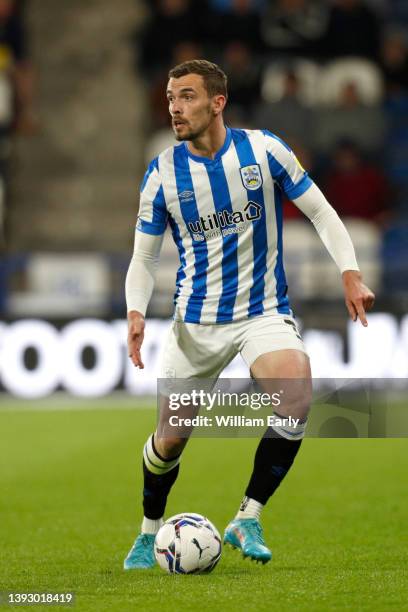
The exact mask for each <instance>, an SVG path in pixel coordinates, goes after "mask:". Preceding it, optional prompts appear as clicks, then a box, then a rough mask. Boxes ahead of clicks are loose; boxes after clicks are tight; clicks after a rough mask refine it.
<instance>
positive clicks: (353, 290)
mask: <svg viewBox="0 0 408 612" xmlns="http://www.w3.org/2000/svg"><path fill="white" fill-rule="evenodd" d="M342 278H343V290H344V299H345V302H346V306H347V310H348V312H349V315H350V318H351V319H352V320H353V321H357V319H360V321H361V323H362V325H364V327H367V325H368V323H367V317H366V312H367V311H368V310H371V308H372V307H373V305H374V300H375V295H374V293H373V292H372V291H371V289H369V288H368V287H367V286H366V285H365V284H364V283H363V277H362V275H361V272H358V271H357V270H346V271H345V272H343V274H342Z"/></svg>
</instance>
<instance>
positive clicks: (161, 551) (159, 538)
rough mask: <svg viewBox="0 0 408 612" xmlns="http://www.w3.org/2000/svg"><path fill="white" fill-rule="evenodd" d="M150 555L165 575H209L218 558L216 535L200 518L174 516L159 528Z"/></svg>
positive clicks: (190, 515)
mask: <svg viewBox="0 0 408 612" xmlns="http://www.w3.org/2000/svg"><path fill="white" fill-rule="evenodd" d="M154 554H155V556H156V560H157V563H158V564H159V565H160V567H161V568H162V569H164V570H165V571H166V572H168V573H169V574H199V573H203V572H211V571H212V570H213V569H214V567H215V566H216V565H217V563H218V561H219V559H220V557H221V538H220V534H219V533H218V531H217V529H216V528H215V527H214V525H213V524H212V523H211V522H210V521H209V520H208V519H207V518H205V516H201V514H194V513H192V512H185V513H183V514H176V515H175V516H172V517H171V518H169V519H167V521H166V522H165V523H164V524H163V525H162V526H161V527H160V529H159V531H158V533H157V535H156V539H155V542H154Z"/></svg>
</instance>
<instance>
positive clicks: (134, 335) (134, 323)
mask: <svg viewBox="0 0 408 612" xmlns="http://www.w3.org/2000/svg"><path fill="white" fill-rule="evenodd" d="M144 328H145V318H144V316H143V315H142V313H141V312H138V311H137V310H131V311H130V312H128V351H129V357H130V358H131V360H132V362H133V364H134V365H135V366H136V367H137V368H140V369H141V370H143V368H144V363H143V361H142V356H141V354H140V349H141V347H142V343H143V338H144Z"/></svg>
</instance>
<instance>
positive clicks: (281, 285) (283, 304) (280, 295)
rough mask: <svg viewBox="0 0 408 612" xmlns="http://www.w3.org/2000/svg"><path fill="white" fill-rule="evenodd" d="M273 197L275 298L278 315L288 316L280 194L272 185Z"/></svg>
mask: <svg viewBox="0 0 408 612" xmlns="http://www.w3.org/2000/svg"><path fill="white" fill-rule="evenodd" d="M274 195H275V212H276V232H277V237H278V242H277V249H278V254H277V257H276V264H275V270H274V273H275V278H276V298H277V301H278V306H277V308H278V312H279V313H280V314H290V307H289V298H288V296H287V291H288V286H287V284H286V276H285V270H284V269H283V248H282V208H283V207H282V193H281V191H280V190H279V188H278V187H277V186H276V185H274Z"/></svg>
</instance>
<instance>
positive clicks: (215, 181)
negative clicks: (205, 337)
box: [205, 161, 238, 323]
mask: <svg viewBox="0 0 408 612" xmlns="http://www.w3.org/2000/svg"><path fill="white" fill-rule="evenodd" d="M205 168H206V170H207V174H208V178H209V180H210V185H211V192H212V197H213V200H214V206H215V210H216V211H217V212H221V211H223V210H228V212H230V213H232V205H231V197H230V192H229V189H228V183H227V179H226V176H225V172H224V167H223V165H222V161H220V162H218V163H217V162H216V163H214V164H211V166H210V165H208V164H206V166H205ZM237 246H238V236H237V234H229V235H228V236H223V237H222V293H221V297H220V299H219V301H218V310H217V323H227V322H228V321H232V320H233V313H234V305H235V300H236V297H237V291H238V249H237Z"/></svg>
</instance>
